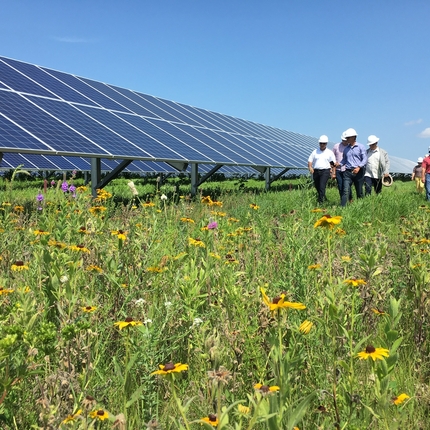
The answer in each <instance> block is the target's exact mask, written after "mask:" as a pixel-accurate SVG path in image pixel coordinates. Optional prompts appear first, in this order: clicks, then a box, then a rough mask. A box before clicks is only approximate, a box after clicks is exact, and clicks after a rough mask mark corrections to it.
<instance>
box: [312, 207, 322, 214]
mask: <svg viewBox="0 0 430 430" xmlns="http://www.w3.org/2000/svg"><path fill="white" fill-rule="evenodd" d="M311 212H314V213H317V212H323V210H322V209H321V208H315V209H312V210H311Z"/></svg>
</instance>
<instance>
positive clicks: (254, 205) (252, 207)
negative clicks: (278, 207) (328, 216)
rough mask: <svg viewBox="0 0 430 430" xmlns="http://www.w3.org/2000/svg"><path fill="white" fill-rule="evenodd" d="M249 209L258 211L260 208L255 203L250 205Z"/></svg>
mask: <svg viewBox="0 0 430 430" xmlns="http://www.w3.org/2000/svg"><path fill="white" fill-rule="evenodd" d="M249 207H250V208H251V209H254V210H255V211H256V210H258V209H260V206H258V205H257V204H256V203H251V204H250V205H249Z"/></svg>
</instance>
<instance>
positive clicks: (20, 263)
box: [11, 261, 28, 272]
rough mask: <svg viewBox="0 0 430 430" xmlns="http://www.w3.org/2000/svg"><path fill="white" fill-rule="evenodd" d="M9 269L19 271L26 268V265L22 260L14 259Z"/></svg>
mask: <svg viewBox="0 0 430 430" xmlns="http://www.w3.org/2000/svg"><path fill="white" fill-rule="evenodd" d="M11 269H12V270H13V271H14V272H21V271H22V270H28V266H27V265H25V264H24V262H23V261H15V263H14V264H12V266H11Z"/></svg>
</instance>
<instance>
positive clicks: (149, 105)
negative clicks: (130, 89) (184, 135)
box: [134, 91, 182, 123]
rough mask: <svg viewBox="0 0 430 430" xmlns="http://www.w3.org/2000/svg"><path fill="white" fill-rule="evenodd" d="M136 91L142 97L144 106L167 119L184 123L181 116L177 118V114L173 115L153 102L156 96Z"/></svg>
mask: <svg viewBox="0 0 430 430" xmlns="http://www.w3.org/2000/svg"><path fill="white" fill-rule="evenodd" d="M134 93H135V94H136V95H137V96H138V97H139V98H140V99H141V102H140V104H141V105H142V106H143V107H145V108H146V109H148V110H150V111H151V112H154V113H155V114H157V115H158V116H159V117H160V118H163V119H165V120H166V121H173V122H181V123H182V121H181V120H180V119H179V118H177V117H176V116H173V115H171V114H169V113H168V112H167V111H166V110H164V109H161V108H159V107H158V106H157V105H155V104H154V103H152V101H153V99H155V97H152V96H148V95H146V94H141V93H138V92H136V91H135V92H134Z"/></svg>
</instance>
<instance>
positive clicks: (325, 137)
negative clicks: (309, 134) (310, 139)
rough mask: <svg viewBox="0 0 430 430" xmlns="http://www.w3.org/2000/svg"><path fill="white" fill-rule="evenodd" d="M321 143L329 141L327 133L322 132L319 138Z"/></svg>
mask: <svg viewBox="0 0 430 430" xmlns="http://www.w3.org/2000/svg"><path fill="white" fill-rule="evenodd" d="M318 142H319V143H328V137H327V136H326V135H325V134H322V135H321V136H320V138H319V139H318Z"/></svg>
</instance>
